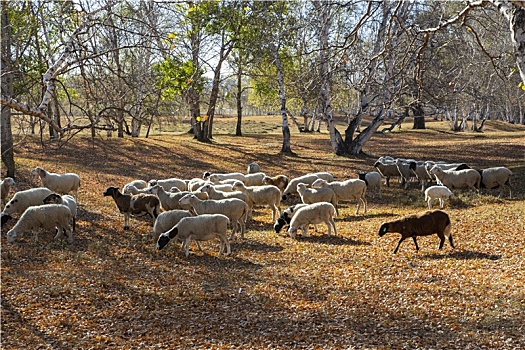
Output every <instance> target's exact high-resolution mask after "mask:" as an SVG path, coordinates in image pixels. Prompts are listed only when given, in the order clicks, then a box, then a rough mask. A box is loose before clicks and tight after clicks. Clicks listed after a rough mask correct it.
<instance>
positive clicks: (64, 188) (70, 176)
mask: <svg viewBox="0 0 525 350" xmlns="http://www.w3.org/2000/svg"><path fill="white" fill-rule="evenodd" d="M31 175H38V176H40V181H41V182H42V186H43V187H46V188H49V189H50V190H51V191H53V192H56V193H59V194H68V193H70V192H73V196H74V197H75V201H77V203H78V189H79V187H80V177H79V176H78V175H77V174H75V173H66V174H55V173H50V172H48V171H46V170H45V169H43V168H41V167H39V166H37V167H36V168H35V169H33V170H32V171H31Z"/></svg>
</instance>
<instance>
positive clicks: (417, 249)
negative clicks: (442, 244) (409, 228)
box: [412, 236, 419, 252]
mask: <svg viewBox="0 0 525 350" xmlns="http://www.w3.org/2000/svg"><path fill="white" fill-rule="evenodd" d="M412 239H413V240H414V244H415V245H416V252H417V251H419V247H418V245H417V240H416V236H412Z"/></svg>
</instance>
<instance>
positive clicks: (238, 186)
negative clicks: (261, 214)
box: [233, 181, 281, 221]
mask: <svg viewBox="0 0 525 350" xmlns="http://www.w3.org/2000/svg"><path fill="white" fill-rule="evenodd" d="M233 189H234V190H236V191H241V192H243V193H244V194H246V195H247V196H248V197H249V198H250V200H251V201H252V203H253V205H267V206H268V207H270V209H272V221H275V220H276V219H277V217H278V216H279V215H280V214H281V209H280V206H281V191H280V190H279V189H278V188H277V187H275V186H272V185H264V186H245V185H244V183H242V182H241V181H238V182H236V183H235V184H234V185H233Z"/></svg>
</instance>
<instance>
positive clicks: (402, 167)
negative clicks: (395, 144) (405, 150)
mask: <svg viewBox="0 0 525 350" xmlns="http://www.w3.org/2000/svg"><path fill="white" fill-rule="evenodd" d="M395 163H396V166H397V171H399V174H400V175H401V185H402V186H403V188H404V189H405V190H406V189H407V188H408V182H409V181H410V178H411V177H412V175H413V174H414V173H413V172H412V170H410V163H408V162H407V161H406V160H404V159H401V158H397V159H396V160H395Z"/></svg>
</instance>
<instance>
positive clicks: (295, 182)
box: [282, 172, 334, 201]
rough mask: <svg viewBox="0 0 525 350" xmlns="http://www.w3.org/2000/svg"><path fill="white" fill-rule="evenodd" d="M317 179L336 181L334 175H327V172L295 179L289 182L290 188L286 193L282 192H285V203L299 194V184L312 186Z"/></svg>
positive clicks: (283, 196) (287, 187) (288, 187)
mask: <svg viewBox="0 0 525 350" xmlns="http://www.w3.org/2000/svg"><path fill="white" fill-rule="evenodd" d="M317 179H323V180H326V181H328V182H332V181H334V177H333V175H332V174H330V173H325V172H321V173H311V174H306V175H303V176H299V177H295V178H293V179H291V180H290V181H289V182H288V186H286V188H285V189H284V191H282V192H283V195H282V200H283V201H285V200H287V199H288V197H291V196H292V195H294V194H295V193H297V185H298V184H300V183H303V184H306V185H311V184H312V183H313V182H314V181H315V180H317Z"/></svg>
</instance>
